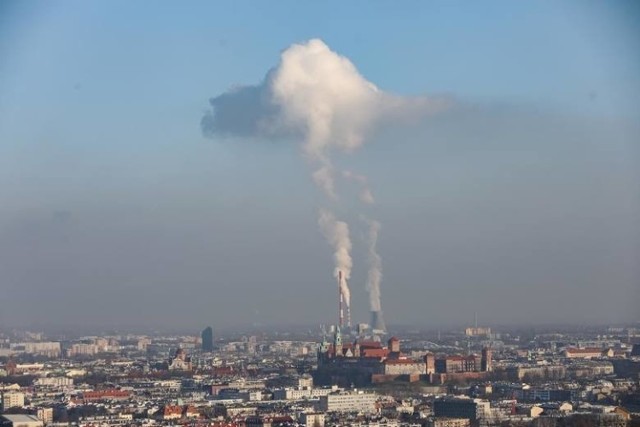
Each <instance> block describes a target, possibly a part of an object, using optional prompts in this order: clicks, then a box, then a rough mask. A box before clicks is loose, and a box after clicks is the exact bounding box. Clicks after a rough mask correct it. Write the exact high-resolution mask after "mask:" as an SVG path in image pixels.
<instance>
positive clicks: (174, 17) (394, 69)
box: [0, 1, 640, 331]
mask: <svg viewBox="0 0 640 427" xmlns="http://www.w3.org/2000/svg"><path fill="white" fill-rule="evenodd" d="M330 6H331V7H330ZM338 7H339V3H337V2H333V3H331V2H330V3H328V4H327V7H326V8H325V7H319V6H317V5H311V4H306V5H301V4H298V3H294V2H282V3H279V4H275V5H269V6H266V5H262V4H256V3H250V2H249V3H240V4H234V5H233V6H231V5H228V7H222V6H221V5H220V4H210V3H205V2H196V3H193V8H178V7H176V5H175V4H172V3H169V2H160V3H158V4H157V5H156V7H155V8H152V9H151V10H149V8H148V7H146V6H143V5H142V4H132V3H127V2H109V3H107V2H88V3H73V2H72V3H62V2H53V3H50V4H47V5H42V4H40V5H38V4H35V3H21V2H6V3H5V4H3V6H1V8H2V9H0V10H3V11H4V12H5V13H3V14H2V15H3V16H2V17H0V19H1V21H0V36H1V37H2V38H3V40H4V43H3V44H2V45H0V59H2V61H0V71H1V72H2V73H1V75H0V93H2V94H3V95H2V97H1V98H0V141H2V142H0V180H1V181H0V199H1V200H3V202H2V203H0V271H1V272H2V277H0V292H2V295H3V296H2V298H3V300H2V301H3V309H2V310H1V311H0V324H2V325H6V326H18V325H26V327H34V328H42V327H45V326H51V327H54V328H67V327H72V326H73V325H74V324H81V325H82V326H83V327H87V328H92V327H98V326H99V327H104V328H110V327H113V328H119V327H122V328H125V327H141V328H149V329H153V328H155V327H157V328H158V329H162V328H176V329H184V330H187V329H191V330H193V331H200V330H202V328H203V327H204V326H206V325H212V326H213V328H214V331H217V330H218V327H231V326H233V325H252V324H258V325H274V324H279V325H285V324H304V325H313V324H330V323H335V322H336V321H337V315H336V280H335V277H334V276H335V275H336V271H337V270H340V271H345V270H344V267H343V266H342V264H339V262H337V261H335V258H336V255H335V254H337V253H340V250H341V248H340V247H339V246H340V245H334V244H333V243H332V242H335V240H336V239H335V238H333V237H332V234H331V233H330V232H327V231H326V229H321V226H322V223H321V224H320V225H319V224H318V212H319V211H320V212H322V211H321V209H327V208H329V209H330V212H329V213H330V214H331V215H333V217H331V216H325V219H327V221H325V223H326V224H329V225H330V226H332V227H333V225H335V224H337V223H339V222H342V221H344V222H345V223H346V224H348V227H349V232H350V237H351V239H350V244H349V248H350V249H349V250H350V256H351V257H352V260H353V266H352V267H353V270H352V271H351V269H350V268H349V271H348V273H350V277H347V278H348V279H349V288H350V298H351V299H350V301H351V305H352V308H351V316H352V319H353V324H357V323H362V322H368V321H369V320H370V318H371V316H370V309H371V307H373V306H375V305H376V302H375V301H376V298H375V296H376V295H377V296H378V304H379V301H380V299H381V301H382V311H383V312H384V319H385V321H386V322H387V324H388V325H390V326H392V325H409V324H415V325H427V326H430V327H432V329H437V328H440V327H443V328H445V327H450V326H454V325H456V326H457V325H464V324H466V325H469V324H471V323H472V319H473V313H474V312H478V313H480V322H481V323H482V324H484V325H495V324H522V325H526V324H562V323H565V324H580V323H583V324H586V323H593V324H608V323H632V322H637V321H638V312H637V303H638V301H639V299H640V290H639V289H638V283H640V271H639V270H638V267H637V265H638V263H637V261H638V259H640V224H639V222H638V218H640V197H639V195H640V185H639V184H638V183H639V182H640V162H639V159H640V152H638V135H640V115H638V112H640V58H639V55H638V53H637V52H640V45H639V44H640V42H639V41H638V40H640V37H638V36H639V35H640V31H639V28H638V26H637V23H635V21H634V19H633V18H634V17H638V16H640V15H639V14H638V8H637V6H636V5H635V4H634V3H633V2H617V3H613V4H609V5H607V4H602V3H598V2H584V3H581V2H567V3H564V4H562V5H560V4H556V3H553V2H536V3H533V2H530V3H521V4H514V3H512V2H500V1H496V2H490V3H489V5H488V6H487V7H486V8H485V7H484V6H479V5H468V7H465V8H462V7H460V5H459V4H457V3H451V4H436V3H427V4H419V5H418V4H416V5H412V7H415V9H413V8H410V7H408V6H407V7H406V10H405V9H404V8H402V7H398V6H397V5H382V4H377V5H367V6H366V7H363V5H362V4H360V5H359V6H358V5H356V4H349V5H344V6H340V11H339V12H338V11H337V10H336V11H335V13H334V12H331V10H332V9H337V8H338ZM196 12H197V13H196ZM310 16H314V19H310V18H309V17H310ZM356 17H357V18H358V19H357V20H356V19H355V18H356ZM311 21H313V22H311ZM284 23H287V24H290V25H283V24H284ZM4 24H6V25H4ZM314 40H315V42H314ZM313 43H318V44H317V46H319V43H321V44H322V46H324V47H326V50H323V52H325V53H327V52H329V53H330V54H331V55H334V56H331V55H329V54H328V53H327V55H328V56H327V57H331V58H334V59H335V57H340V58H344V59H345V60H346V61H349V63H350V64H352V66H353V68H354V69H355V71H356V72H357V73H358V75H359V76H361V77H362V82H364V83H363V87H366V85H367V84H371V85H375V86H376V87H377V88H378V90H379V92H378V93H382V94H384V95H385V96H388V97H386V98H385V97H383V99H382V101H380V106H379V107H376V108H377V109H375V114H374V113H371V114H370V115H369V114H367V115H363V114H361V113H362V111H363V110H366V109H367V108H369V106H370V105H371V102H369V98H368V95H364V98H362V99H365V102H358V103H347V104H346V105H347V107H349V108H342V105H341V104H340V105H338V104H336V105H337V107H336V106H335V105H333V104H331V105H333V107H335V108H336V109H335V110H333V111H337V112H338V113H339V114H338V115H337V116H338V117H339V119H336V120H337V121H336V123H338V124H337V125H336V126H338V128H339V132H342V131H343V130H344V129H345V128H348V127H349V126H352V124H353V123H354V122H357V123H364V124H366V126H365V125H364V124H363V126H362V129H360V128H358V129H357V130H358V132H355V133H357V134H358V135H357V136H358V137H360V136H362V138H363V140H362V141H360V142H358V143H354V145H353V146H345V147H341V146H340V145H339V142H335V141H333V140H331V141H333V142H331V143H329V144H328V145H327V146H328V147H330V150H331V151H330V153H331V160H332V164H331V165H332V166H335V168H336V170H339V171H344V172H348V173H350V174H351V175H349V174H344V175H341V176H340V177H337V178H336V182H338V181H339V185H340V186H341V187H340V188H339V190H340V191H339V193H340V194H339V203H338V202H335V201H334V200H332V199H331V197H327V196H325V195H324V194H323V191H325V190H326V189H324V190H323V187H316V185H315V184H317V183H318V180H317V179H316V178H317V176H315V175H313V173H314V170H315V169H314V168H315V165H321V166H322V161H320V162H319V163H318V159H320V158H321V157H320V156H319V157H317V158H316V159H315V160H314V159H313V158H312V159H311V160H310V155H309V151H308V149H307V148H304V147H306V146H305V145H304V144H303V140H304V137H303V136H301V135H300V133H299V131H300V129H299V128H296V129H293V130H292V129H291V128H289V127H286V126H285V127H282V128H275V127H270V128H269V130H270V131H269V132H258V131H257V130H256V129H258V127H256V126H255V125H256V123H261V124H264V123H267V122H268V123H271V125H273V124H274V123H276V122H275V121H273V122H269V121H270V120H271V119H272V118H273V117H274V116H273V115H274V114H275V116H277V117H278V118H279V119H281V116H280V114H281V112H277V113H274V112H273V110H272V107H273V104H269V103H267V107H268V108H266V109H264V110H262V109H261V108H263V107H264V106H261V105H260V104H259V102H260V98H259V96H257V95H260V94H263V93H272V92H273V88H271V87H269V82H270V80H269V78H270V76H271V75H272V74H270V73H273V72H274V71H278V70H280V71H282V68H278V67H279V64H281V55H283V53H286V52H291V50H290V49H292V48H295V46H307V47H308V46H311V45H312V44H313ZM324 47H323V48H322V49H324ZM321 64H326V60H325V59H322V61H321ZM317 75H319V74H317ZM332 77H335V75H332ZM349 78H351V77H349ZM327 81H329V83H331V82H332V79H327ZM350 81H351V80H350ZM358 82H360V81H359V80H358ZM358 84H360V83H358ZM358 87H359V86H358ZM242 88H245V89H247V88H248V90H247V91H245V92H242ZM265 91H266V92H265ZM296 93H297V92H296ZM357 93H358V94H361V93H368V92H366V91H365V92H357ZM237 94H241V95H244V96H243V97H237V98H234V96H235V95H237ZM333 96H334V97H335V96H337V95H336V94H334V95H333ZM358 96H360V95H358ZM290 99H292V98H289V100H290ZM317 99H318V98H312V100H313V102H317ZM332 99H333V98H332ZM372 99H373V98H372ZM376 99H377V98H376ZM210 100H212V101H211V102H210ZM215 100H217V102H216V101H215ZM425 100H426V101H425ZM432 100H436V101H437V102H435V103H431V102H432ZM304 101H305V102H304V105H310V104H309V102H308V100H304ZM225 102H227V104H225ZM287 102H290V101H287ZM349 102H351V101H349ZM375 102H378V101H375ZM375 102H374V104H375ZM425 102H426V103H425ZM391 104H393V106H394V107H393V108H391V107H389V105H391ZM282 105H285V107H286V106H287V105H290V104H282ZM314 105H315V104H314ZM376 105H377V104H376ZM416 105H418V107H416ZM425 105H427V106H428V107H429V108H426V107H424V106H425ZM434 105H435V106H436V107H433V106H434ZM225 106H227V107H228V110H224V108H225ZM285 107H282V106H281V108H283V109H285ZM279 108H280V107H279ZM371 108H372V109H373V107H371ZM223 110H224V111H227V112H228V113H227V114H226V115H225V116H224V117H222V119H221V118H220V117H221V116H216V114H219V113H220V111H223ZM427 110H428V111H427ZM354 111H357V112H358V114H355V113H354ZM372 111H373V110H372ZM379 111H384V113H380V112H379ZM425 111H426V112H425ZM434 112H435V113H434ZM288 114H289V115H288V116H287V115H283V116H282V117H286V118H291V115H290V114H291V111H290V110H288ZM305 114H306V113H305ZM203 117H205V118H206V117H209V118H211V121H210V122H206V120H205V121H203V124H204V126H202V127H201V120H202V118H203ZM256 117H258V118H260V119H261V120H253V119H255V118H256ZM305 117H306V116H305ZM371 117H374V119H375V120H374V119H371ZM223 119H224V120H226V121H222V120H223ZM262 119H265V120H262ZM368 120H371V121H372V122H371V123H369V122H368ZM207 123H209V124H211V128H208V127H207V126H206V125H207ZM278 123H281V122H278ZM298 125H299V123H298ZM360 130H362V132H360ZM337 132H338V131H337ZM338 134H339V135H341V136H342V135H347V134H348V135H351V134H350V133H345V134H342V133H338ZM331 144H336V145H335V146H332V145H331ZM342 148H347V152H340V149H342ZM354 148H357V149H356V150H354ZM305 150H307V151H305ZM314 162H316V164H315V165H314ZM309 166H311V168H310V167H309ZM318 170H320V169H318ZM356 174H361V175H356ZM312 176H313V177H312ZM359 176H364V177H366V178H365V179H364V180H362V179H360V178H357V177H359ZM314 179H315V181H314ZM363 182H365V184H366V186H367V189H368V188H369V187H370V189H371V191H372V193H371V194H369V195H370V196H372V197H373V196H375V204H371V203H366V202H365V203H362V202H361V201H359V200H363V199H362V192H361V187H360V185H361V184H362V183H363ZM325 192H326V191H325ZM365 200H367V197H365ZM321 216H322V215H321ZM363 216H365V217H366V220H363V219H362V217H363ZM374 220H375V221H379V224H378V226H377V228H376V227H375V226H374V227H372V226H371V224H372V222H367V221H374ZM380 224H381V226H380ZM329 229H330V231H331V230H333V228H331V227H329ZM373 229H375V230H376V233H375V236H374V238H373V239H372V236H371V234H370V233H371V230H373ZM378 231H379V236H378V234H377V233H378ZM323 233H324V237H323ZM325 237H326V238H327V240H328V241H329V242H330V243H331V244H330V245H328V244H327V242H326V241H325ZM371 240H373V242H374V245H373V246H372V245H371ZM376 242H377V246H376ZM351 245H352V246H353V247H352V249H351ZM334 246H335V247H334ZM377 255H379V256H378V258H376V256H377ZM376 259H377V262H378V267H379V268H378V273H380V271H381V272H382V273H381V274H382V276H381V277H382V279H381V282H380V283H379V286H378V292H377V294H376V292H375V291H374V292H372V291H371V286H369V285H367V284H368V283H371V281H370V279H369V278H368V277H370V275H371V271H372V270H371V265H372V264H371V260H374V264H375V261H376ZM380 260H381V261H380ZM380 267H381V268H380ZM374 270H375V268H374ZM346 273H347V271H345V274H346ZM372 295H373V296H372Z"/></svg>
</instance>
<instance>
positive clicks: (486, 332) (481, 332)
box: [464, 326, 491, 337]
mask: <svg viewBox="0 0 640 427" xmlns="http://www.w3.org/2000/svg"><path fill="white" fill-rule="evenodd" d="M464 334H465V335H466V336H468V337H488V336H490V335H491V328H484V327H478V326H475V327H471V328H467V329H465V330H464Z"/></svg>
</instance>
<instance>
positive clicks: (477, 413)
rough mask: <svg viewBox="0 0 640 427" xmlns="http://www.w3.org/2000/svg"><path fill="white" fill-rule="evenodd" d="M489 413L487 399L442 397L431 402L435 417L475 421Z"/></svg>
mask: <svg viewBox="0 0 640 427" xmlns="http://www.w3.org/2000/svg"><path fill="white" fill-rule="evenodd" d="M489 413H490V405H489V401H487V400H482V399H469V398H446V397H445V398H442V399H436V400H435V401H434V402H433V414H434V415H435V416H436V417H445V418H466V419H468V420H471V421H477V420H479V419H481V418H484V417H485V416H486V415H488V414H489Z"/></svg>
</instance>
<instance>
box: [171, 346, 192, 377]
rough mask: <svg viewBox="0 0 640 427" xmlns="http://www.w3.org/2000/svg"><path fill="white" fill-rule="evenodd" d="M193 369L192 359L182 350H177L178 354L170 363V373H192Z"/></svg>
mask: <svg viewBox="0 0 640 427" xmlns="http://www.w3.org/2000/svg"><path fill="white" fill-rule="evenodd" d="M191 368H192V365H191V358H190V357H188V356H187V353H185V351H184V350H183V349H181V348H179V349H177V350H176V354H175V356H174V357H173V359H171V363H169V370H170V371H190V370H191Z"/></svg>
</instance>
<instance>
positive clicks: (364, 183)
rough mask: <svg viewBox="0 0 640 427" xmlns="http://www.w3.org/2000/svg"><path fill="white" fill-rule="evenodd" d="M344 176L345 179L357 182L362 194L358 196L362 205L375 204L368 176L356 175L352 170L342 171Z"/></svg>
mask: <svg viewBox="0 0 640 427" xmlns="http://www.w3.org/2000/svg"><path fill="white" fill-rule="evenodd" d="M342 176H343V177H344V178H345V179H347V180H350V181H355V182H357V183H358V184H359V185H360V194H359V195H358V198H359V199H360V201H361V202H362V203H364V204H367V205H372V204H374V203H375V199H374V197H373V193H372V192H371V188H370V187H369V180H368V179H367V177H366V176H364V175H360V174H357V173H354V172H352V171H350V170H345V171H342Z"/></svg>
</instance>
